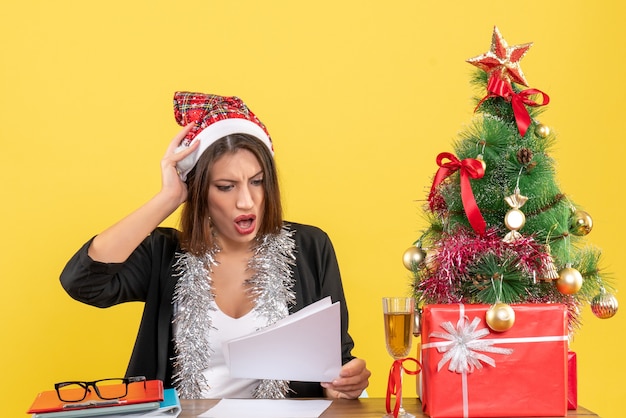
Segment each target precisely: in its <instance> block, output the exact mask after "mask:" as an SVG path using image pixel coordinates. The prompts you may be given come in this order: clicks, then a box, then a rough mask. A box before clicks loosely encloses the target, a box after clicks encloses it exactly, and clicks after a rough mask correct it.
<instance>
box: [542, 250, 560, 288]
mask: <svg viewBox="0 0 626 418" xmlns="http://www.w3.org/2000/svg"><path fill="white" fill-rule="evenodd" d="M545 248H546V253H547V257H546V261H545V263H544V264H543V266H542V270H541V275H540V276H539V280H544V281H552V280H556V279H558V278H559V272H558V271H557V269H556V266H555V265H554V258H552V254H551V253H550V246H549V245H546V246H545Z"/></svg>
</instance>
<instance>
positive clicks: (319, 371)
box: [223, 297, 341, 382]
mask: <svg viewBox="0 0 626 418" xmlns="http://www.w3.org/2000/svg"><path fill="white" fill-rule="evenodd" d="M223 348H224V357H225V358H226V362H227V364H228V367H229V369H230V375H231V377H238V378H250V379H275V380H294V381H303V382H330V381H332V380H333V379H335V378H337V377H338V376H339V371H340V370H341V317H340V312H339V302H335V303H333V304H331V299H330V297H327V298H325V299H322V300H320V301H318V302H316V303H313V304H311V305H309V306H306V307H304V308H302V309H301V310H299V311H298V312H296V313H294V314H292V315H289V316H288V317H286V318H283V319H281V320H280V321H277V322H276V323H275V324H273V325H271V326H269V327H267V328H264V329H262V330H260V331H257V332H254V333H252V334H249V335H247V336H244V337H240V338H236V339H234V340H230V341H227V342H226V343H224V346H223Z"/></svg>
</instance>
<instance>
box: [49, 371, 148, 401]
mask: <svg viewBox="0 0 626 418" xmlns="http://www.w3.org/2000/svg"><path fill="white" fill-rule="evenodd" d="M111 380H118V381H121V382H122V384H123V385H124V394H123V395H120V396H114V397H108V396H102V394H101V393H100V390H99V389H98V383H101V382H107V381H111ZM135 382H143V389H144V390H146V377H145V376H131V377H110V378H108V379H99V380H93V381H91V382H84V381H80V380H74V381H67V382H59V383H55V384H54V390H56V392H57V396H58V398H59V400H60V401H62V402H80V401H82V400H84V399H85V398H86V397H87V394H88V393H91V390H89V387H90V386H91V387H92V388H93V389H94V392H95V393H96V395H97V396H98V398H100V399H103V400H107V401H108V400H114V399H121V398H123V397H125V396H126V395H128V385H129V384H131V383H135ZM69 385H77V386H80V387H82V388H83V389H84V390H85V391H84V393H83V397H82V398H80V399H72V400H67V399H63V396H62V395H61V389H62V388H64V387H65V386H69Z"/></svg>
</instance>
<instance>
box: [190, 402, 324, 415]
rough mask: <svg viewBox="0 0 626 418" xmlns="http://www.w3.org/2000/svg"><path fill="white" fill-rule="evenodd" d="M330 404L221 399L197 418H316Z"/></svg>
mask: <svg viewBox="0 0 626 418" xmlns="http://www.w3.org/2000/svg"><path fill="white" fill-rule="evenodd" d="M331 403H332V401H330V400H325V399H319V400H318V399H312V400H308V399H307V400H298V399H222V400H221V401H219V402H218V403H217V405H215V406H214V407H213V408H211V409H209V410H208V411H206V412H204V413H202V414H200V415H198V418H233V417H237V418H317V417H319V416H320V415H322V414H323V413H324V411H325V410H326V409H327V408H328V407H329V406H330V404H331Z"/></svg>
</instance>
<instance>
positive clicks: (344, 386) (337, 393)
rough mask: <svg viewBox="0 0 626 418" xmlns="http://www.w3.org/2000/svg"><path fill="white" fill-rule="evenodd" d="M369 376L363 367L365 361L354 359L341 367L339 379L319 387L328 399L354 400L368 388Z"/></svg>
mask: <svg viewBox="0 0 626 418" xmlns="http://www.w3.org/2000/svg"><path fill="white" fill-rule="evenodd" d="M371 374H372V373H371V372H370V371H369V370H367V367H366V366H365V360H363V359H359V358H355V359H352V360H350V361H349V362H347V363H346V364H344V365H343V367H342V368H341V371H340V372H339V377H337V378H336V379H334V380H333V381H332V382H323V383H322V384H321V385H322V387H323V388H324V389H325V392H326V396H327V397H329V398H335V399H356V398H358V397H359V396H361V393H363V391H364V390H365V388H367V387H368V386H369V378H370V376H371Z"/></svg>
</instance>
